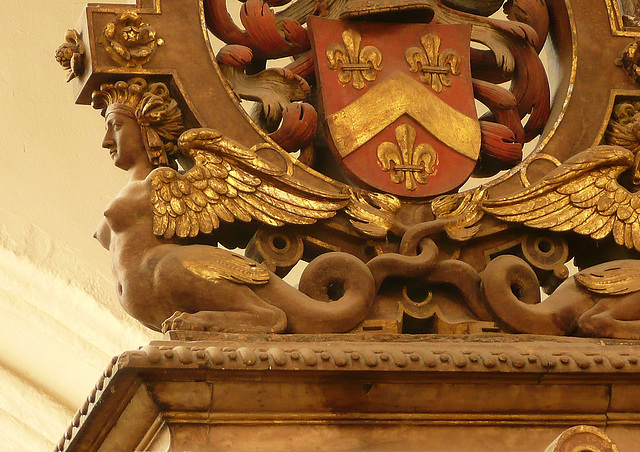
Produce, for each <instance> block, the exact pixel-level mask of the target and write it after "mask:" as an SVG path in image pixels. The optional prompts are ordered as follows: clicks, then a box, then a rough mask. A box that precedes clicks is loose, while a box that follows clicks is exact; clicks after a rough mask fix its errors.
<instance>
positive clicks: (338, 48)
mask: <svg viewBox="0 0 640 452" xmlns="http://www.w3.org/2000/svg"><path fill="white" fill-rule="evenodd" d="M342 42H343V44H338V43H333V44H330V45H329V46H327V49H326V55H327V59H328V60H329V68H330V69H333V70H336V71H338V80H340V83H342V84H344V85H346V84H348V83H351V84H352V86H353V87H354V88H355V89H362V88H364V87H365V85H366V83H365V80H366V81H367V82H373V81H375V79H376V77H377V74H376V71H380V70H381V67H380V64H381V63H382V52H380V49H378V48H377V47H375V46H370V45H368V46H364V47H363V48H362V49H360V45H361V44H362V36H361V35H360V33H358V32H357V31H355V30H346V31H344V32H343V33H342Z"/></svg>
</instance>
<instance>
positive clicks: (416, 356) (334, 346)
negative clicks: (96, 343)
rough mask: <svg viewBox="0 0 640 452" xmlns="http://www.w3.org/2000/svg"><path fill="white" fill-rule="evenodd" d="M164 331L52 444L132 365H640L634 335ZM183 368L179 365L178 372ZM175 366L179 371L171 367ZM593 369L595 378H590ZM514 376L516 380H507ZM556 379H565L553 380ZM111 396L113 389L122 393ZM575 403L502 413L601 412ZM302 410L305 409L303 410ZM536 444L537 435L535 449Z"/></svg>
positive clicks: (620, 371)
mask: <svg viewBox="0 0 640 452" xmlns="http://www.w3.org/2000/svg"><path fill="white" fill-rule="evenodd" d="M188 335H191V338H192V339H193V336H194V335H195V336H197V335H202V338H205V337H207V339H208V340H203V341H199V342H188V341H184V339H186V337H187V336H188ZM165 337H168V338H173V339H176V338H178V337H180V339H182V340H181V341H177V340H171V341H154V342H151V343H150V344H149V345H147V346H144V347H142V348H140V350H137V351H127V352H125V353H123V354H122V355H120V356H117V357H114V358H113V359H112V360H111V362H110V363H109V365H108V366H107V368H106V370H105V371H104V373H103V375H102V376H101V377H100V379H99V381H98V383H97V384H96V385H95V388H94V389H93V391H92V392H91V394H90V395H89V397H87V400H86V401H85V403H84V405H83V406H82V407H81V408H80V410H79V411H78V412H77V413H76V415H75V417H74V418H73V421H72V423H71V425H70V426H69V428H68V430H67V432H66V433H65V435H64V438H63V439H62V440H61V441H60V443H59V444H58V448H57V450H58V451H63V450H69V449H67V447H68V446H69V443H70V440H71V439H73V438H74V436H75V435H76V434H77V432H78V430H79V428H81V427H82V425H83V423H84V422H85V421H86V419H87V417H88V416H89V415H90V414H91V412H92V410H94V408H96V407H100V404H98V403H96V402H97V401H98V400H99V399H101V397H103V393H105V394H104V395H105V396H107V397H112V396H113V394H111V392H112V389H113V388H118V389H117V390H118V391H125V392H126V391H129V389H127V387H128V385H130V384H131V383H130V382H131V378H132V376H134V375H143V374H144V375H147V376H150V375H155V377H145V378H151V379H152V380H154V379H158V378H159V379H168V380H172V381H173V380H174V379H175V378H178V379H186V381H191V380H193V375H192V373H193V372H197V373H198V375H204V374H201V372H208V371H211V372H214V371H215V372H216V374H208V375H209V377H207V378H209V379H212V381H217V379H218V377H221V378H222V380H220V381H221V382H222V381H227V380H225V378H224V377H223V375H224V374H226V372H235V371H242V372H243V375H244V377H243V378H245V379H249V380H251V379H254V378H259V379H260V381H267V380H265V379H266V377H267V376H268V375H270V376H272V377H274V378H276V379H277V378H279V377H277V376H278V375H283V374H282V372H283V371H284V372H287V374H288V376H287V377H286V379H287V381H289V382H290V383H291V381H294V380H290V378H291V377H292V376H293V375H294V374H296V375H307V376H310V375H316V376H317V375H329V374H328V373H327V372H331V375H335V376H336V377H337V378H339V379H344V378H347V379H351V378H352V377H345V375H346V374H344V373H345V372H347V373H349V374H350V375H353V376H354V377H353V378H355V376H356V375H360V376H362V375H365V374H363V373H362V372H364V371H366V372H367V374H366V375H368V376H369V377H367V378H370V379H377V378H379V377H376V376H375V375H376V374H379V375H380V376H384V377H383V378H384V380H385V381H386V382H389V383H390V384H391V382H393V381H400V380H401V381H404V379H405V378H411V379H412V381H414V380H415V381H421V382H423V383H424V382H429V381H432V382H433V384H435V382H436V380H437V381H440V377H441V376H442V374H443V373H445V374H447V375H449V377H447V381H449V382H458V383H457V384H461V385H465V384H472V385H474V384H479V383H481V382H485V383H486V384H489V385H498V386H500V385H501V384H502V383H500V382H501V381H503V382H506V381H509V382H510V383H509V384H529V383H527V382H530V380H529V379H530V376H531V375H538V377H536V381H539V382H542V384H543V385H557V384H563V385H566V384H567V383H568V382H569V381H570V382H572V383H571V385H588V386H593V385H594V384H596V383H597V382H599V383H598V384H604V383H602V382H605V381H609V380H611V381H614V380H615V382H616V384H620V385H623V386H624V385H629V384H632V383H631V382H632V381H635V380H636V379H637V377H638V376H639V375H640V351H638V350H640V349H639V348H638V345H640V343H639V342H638V341H614V340H591V339H574V338H552V339H549V338H546V337H541V336H503V335H491V334H486V335H477V336H467V337H465V338H464V339H458V340H456V341H455V342H453V341H452V340H451V336H406V335H405V336H397V335H322V336H315V335H314V336H307V335H304V336H303V335H290V336H286V337H284V336H279V335H263V336H260V337H255V336H251V335H242V334H221V333H219V334H211V333H209V334H206V333H201V332H191V333H187V332H173V331H172V332H169V333H168V335H167V336H165ZM374 340H375V342H374ZM175 372H178V373H175ZM183 372H186V373H185V374H183ZM218 372H222V373H218ZM247 372H250V373H247ZM254 372H258V373H257V374H256V373H254ZM300 372H303V374H300ZM316 372H320V374H317V373H316ZM371 372H373V373H371ZM116 373H117V374H118V375H116ZM516 374H520V375H522V377H523V378H519V377H518V378H516V377H515V375H516ZM169 375H174V377H169ZM178 375H183V376H182V377H177V376H178ZM229 375H232V374H229ZM489 375H490V376H491V377H490V379H489V380H487V379H486V376H489ZM542 375H549V376H550V378H548V379H544V380H542V379H540V376H542ZM552 375H553V377H552V378H551V376H552ZM596 376H597V381H596V380H594V378H596ZM116 377H118V381H117V382H116V381H115V380H114V378H116ZM234 378H235V377H234ZM322 378H324V377H322ZM514 378H516V379H514ZM123 379H124V380H123ZM416 379H417V380H416ZM168 380H167V381H168ZM154 381H155V380H154ZM295 381H297V380H295ZM517 381H520V382H521V383H515V382H517ZM563 381H564V383H560V382H563ZM127 382H128V383H127ZM291 384H294V383H291ZM398 384H401V383H398ZM483 384H484V383H483ZM505 384H506V383H505ZM123 385H124V386H123ZM492 387H493V386H492ZM110 388H111V389H110ZM541 390H542V389H541ZM105 391H106V392H105ZM614 395H615V394H614ZM114 397H117V398H120V397H123V394H120V395H116V396H114ZM618 397H620V396H618ZM554 403H555V402H554ZM603 403H605V405H604V406H608V405H607V404H606V402H603ZM616 403H620V402H619V401H618V402H616ZM609 405H610V403H609ZM575 409H577V408H568V407H567V406H564V405H563V407H562V410H565V411H566V410H568V411H566V412H564V411H563V412H562V413H558V416H560V417H558V416H556V417H553V416H551V417H550V418H548V419H547V418H546V417H545V418H544V419H543V418H541V417H540V414H541V413H524V412H523V413H522V414H521V415H519V416H520V417H518V416H516V418H514V419H512V420H511V421H513V422H515V423H521V424H522V423H525V424H527V425H534V424H536V423H539V422H543V423H545V425H546V424H548V423H549V422H551V423H552V424H554V425H556V424H557V425H576V424H578V423H581V421H580V419H582V423H584V422H588V423H596V424H598V423H599V422H600V421H601V419H600V417H598V416H600V413H599V412H598V414H597V415H596V412H595V411H594V412H593V413H592V415H586V413H585V415H584V416H583V415H582V414H578V413H579V412H577V411H575ZM170 411H171V410H170ZM167 413H168V415H169V416H171V415H172V414H171V413H170V412H167ZM563 413H564V414H563ZM179 414H180V413H178V414H177V415H179ZM210 415H212V414H210ZM220 415H221V416H223V415H225V414H224V413H222V414H220ZM380 415H381V414H380ZM194 416H195V417H194ZM225 416H226V415H225ZM309 416H312V417H313V415H311V414H309ZM318 416H320V414H318ZM387 416H388V417H389V416H391V417H389V419H391V418H393V416H392V415H387ZM424 416H426V418H429V419H431V418H432V417H433V416H435V417H436V418H438V419H440V421H441V422H449V421H451V419H453V418H451V416H449V415H446V416H445V415H444V414H443V413H440V414H437V413H436V412H433V413H432V415H430V414H428V413H422V414H421V415H420V416H419V418H420V419H422V418H423V417H424ZM429 416H431V417H429ZM456 416H457V417H455V416H454V417H455V418H456V419H458V418H459V419H463V420H464V421H465V422H467V423H469V422H470V423H474V422H480V423H482V422H483V419H485V418H487V419H488V418H490V417H491V416H494V417H495V413H494V414H492V413H490V412H486V413H484V412H483V413H478V415H477V416H475V417H474V415H467V414H464V413H462V414H457V415H456ZM483 416H484V417H483ZM510 416H511V417H512V415H510ZM545 416H546V415H545ZM580 416H582V417H580ZM589 416H591V417H589ZM197 417H198V415H197V413H196V414H193V415H191V417H190V419H192V421H193V422H196V421H197V422H201V421H202V420H198V419H196V418H197ZM223 417H224V416H223ZM374 417H375V416H374ZM498 417H499V416H498ZM225 419H226V418H225ZM398 419H400V418H398ZM416 419H418V418H416ZM434 419H435V418H434ZM505 419H506V418H505ZM505 419H503V420H505ZM554 419H555V420H554ZM625 419H626V418H625ZM625 419H622V418H621V419H619V420H618V421H617V422H618V423H620V422H621V423H622V424H625V422H627V423H628V422H635V421H633V420H632V419H631V418H629V419H626V420H625ZM633 419H635V418H633ZM485 420H486V419H485ZM440 421H439V422H440ZM511 421H510V422H511ZM543 447H544V445H543V446H542V447H541V450H542V448H543Z"/></svg>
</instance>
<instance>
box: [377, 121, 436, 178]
mask: <svg viewBox="0 0 640 452" xmlns="http://www.w3.org/2000/svg"><path fill="white" fill-rule="evenodd" d="M395 137H396V143H391V142H390V141H385V142H384V143H382V144H380V146H378V151H377V156H378V164H379V165H380V167H381V168H382V170H383V171H385V172H388V173H389V177H390V178H391V180H392V181H393V182H394V183H396V184H402V183H404V186H405V187H406V189H407V190H415V189H416V188H417V184H427V183H429V176H430V175H432V174H434V173H435V171H436V170H435V165H436V164H437V163H438V154H436V151H435V149H433V147H432V146H430V145H428V144H426V143H420V144H416V129H414V128H413V127H411V126H409V125H407V124H403V125H401V126H398V127H397V128H396V130H395Z"/></svg>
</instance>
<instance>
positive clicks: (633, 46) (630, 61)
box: [615, 39, 640, 83]
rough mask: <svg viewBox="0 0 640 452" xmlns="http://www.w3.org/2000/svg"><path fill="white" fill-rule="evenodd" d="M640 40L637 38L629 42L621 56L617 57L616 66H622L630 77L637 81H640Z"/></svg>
mask: <svg viewBox="0 0 640 452" xmlns="http://www.w3.org/2000/svg"><path fill="white" fill-rule="evenodd" d="M639 46H640V40H637V39H636V40H635V41H633V42H632V43H630V44H628V45H627V46H626V47H625V48H624V50H623V51H622V54H621V55H620V58H617V59H616V61H615V63H616V66H619V67H621V68H622V69H624V71H625V72H626V73H627V75H628V76H629V78H630V79H631V80H633V81H634V82H636V83H640V64H638V63H640V49H639V48H638V47H639Z"/></svg>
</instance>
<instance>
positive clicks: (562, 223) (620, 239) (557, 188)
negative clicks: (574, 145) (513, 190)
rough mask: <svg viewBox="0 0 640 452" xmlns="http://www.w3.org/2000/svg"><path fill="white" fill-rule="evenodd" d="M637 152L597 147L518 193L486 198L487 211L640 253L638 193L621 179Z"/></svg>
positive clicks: (512, 220)
mask: <svg viewBox="0 0 640 452" xmlns="http://www.w3.org/2000/svg"><path fill="white" fill-rule="evenodd" d="M633 159H634V156H633V153H631V152H629V151H628V150H626V149H623V148H619V147H612V146H598V147H594V148H591V149H588V150H586V151H584V152H581V153H579V154H577V155H575V156H574V157H572V158H570V159H568V160H567V161H566V162H564V163H563V164H562V165H561V166H559V167H558V168H556V169H555V170H554V171H552V172H550V173H549V174H548V175H547V176H546V177H545V178H543V179H541V180H540V181H538V182H536V183H535V184H533V185H531V186H530V187H528V188H527V189H525V190H523V191H522V192H520V193H517V194H515V195H512V196H509V197H506V198H502V199H496V200H486V201H484V202H483V204H482V208H483V209H484V211H485V212H488V213H490V214H492V215H494V216H495V217H497V218H499V219H500V220H503V221H509V222H517V223H522V224H524V225H525V226H529V227H532V228H540V229H548V230H550V231H557V232H560V231H573V232H577V233H578V234H582V235H588V236H591V237H592V238H594V239H602V238H604V237H607V236H608V235H609V234H613V237H614V239H615V241H616V243H618V244H619V245H624V246H626V247H627V248H630V249H633V248H635V249H636V250H638V251H640V219H639V214H640V195H639V194H636V193H630V192H629V191H628V190H627V189H625V188H624V187H622V186H621V185H620V184H619V183H618V181H617V179H618V177H619V176H620V174H621V173H622V172H623V171H624V170H626V169H627V168H629V167H630V166H631V165H632V164H633Z"/></svg>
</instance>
